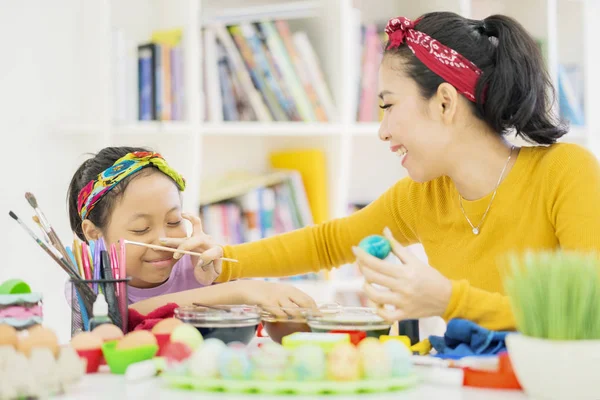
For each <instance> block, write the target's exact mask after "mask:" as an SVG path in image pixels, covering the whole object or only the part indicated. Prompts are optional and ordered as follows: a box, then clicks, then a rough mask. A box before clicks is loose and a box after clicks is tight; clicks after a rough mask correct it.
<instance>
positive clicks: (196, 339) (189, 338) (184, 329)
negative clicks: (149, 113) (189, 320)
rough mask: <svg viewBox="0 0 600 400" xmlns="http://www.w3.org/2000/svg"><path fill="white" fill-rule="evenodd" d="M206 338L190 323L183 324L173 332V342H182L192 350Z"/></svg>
mask: <svg viewBox="0 0 600 400" xmlns="http://www.w3.org/2000/svg"><path fill="white" fill-rule="evenodd" d="M203 341H204V338H203V337H202V334H201V333H200V331H198V329H196V327H194V326H193V325H190V324H181V325H178V326H176V327H175V329H173V332H171V342H182V343H185V344H186V345H188V346H189V347H190V348H191V349H192V350H196V349H197V348H198V346H200V345H201V344H202V342H203Z"/></svg>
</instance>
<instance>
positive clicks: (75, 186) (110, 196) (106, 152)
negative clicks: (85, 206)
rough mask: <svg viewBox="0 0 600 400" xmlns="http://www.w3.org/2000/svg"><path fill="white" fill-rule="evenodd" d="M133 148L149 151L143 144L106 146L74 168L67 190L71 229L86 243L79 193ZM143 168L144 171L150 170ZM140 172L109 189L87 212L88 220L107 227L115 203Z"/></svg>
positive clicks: (101, 227) (100, 226) (132, 150)
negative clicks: (79, 207)
mask: <svg viewBox="0 0 600 400" xmlns="http://www.w3.org/2000/svg"><path fill="white" fill-rule="evenodd" d="M134 151H150V150H148V149H145V148H141V147H106V148H104V149H102V150H100V152H99V153H98V154H95V155H93V157H92V158H90V159H88V160H86V161H84V162H83V164H81V166H80V167H79V168H78V169H77V171H75V174H74V175H73V178H72V179H71V183H70V184H69V189H68V191H67V204H68V208H69V221H70V223H71V229H72V230H73V232H75V233H76V234H77V236H78V237H79V238H80V239H81V240H83V241H86V242H87V239H86V238H85V235H84V234H83V230H82V228H81V223H82V220H81V217H80V216H79V212H78V210H77V196H79V192H80V191H81V189H83V187H84V186H85V185H87V184H88V183H89V182H90V181H91V180H93V179H96V177H97V176H98V174H100V173H101V172H102V171H104V170H105V169H107V168H109V167H111V166H112V165H113V164H114V163H115V161H117V160H118V159H119V158H121V157H124V156H125V155H127V154H128V153H131V152H134ZM148 170H149V168H148V169H143V170H141V171H140V172H142V171H148ZM140 172H138V173H135V174H133V175H131V176H128V177H127V178H125V179H123V180H122V181H121V182H119V183H118V184H117V185H116V186H115V187H114V188H113V189H112V190H111V191H110V192H108V193H107V194H106V195H105V196H104V197H103V198H102V200H100V201H99V202H98V203H96V206H95V207H94V208H93V209H92V211H90V212H89V213H88V215H87V216H86V219H89V220H90V221H91V222H93V223H94V225H96V226H97V227H98V228H99V229H104V228H105V226H106V223H107V221H108V217H109V215H110V212H111V210H112V207H113V205H114V204H115V202H116V201H117V200H118V199H119V197H121V196H122V195H123V192H124V191H125V188H127V185H128V184H129V182H130V181H131V179H132V178H134V177H136V176H139V174H140Z"/></svg>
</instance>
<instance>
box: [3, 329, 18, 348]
mask: <svg viewBox="0 0 600 400" xmlns="http://www.w3.org/2000/svg"><path fill="white" fill-rule="evenodd" d="M17 342H18V337H17V330H16V329H15V328H13V327H12V326H10V325H7V324H0V346H11V347H15V348H16V347H17Z"/></svg>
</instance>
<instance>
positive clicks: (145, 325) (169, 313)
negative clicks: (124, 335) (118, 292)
mask: <svg viewBox="0 0 600 400" xmlns="http://www.w3.org/2000/svg"><path fill="white" fill-rule="evenodd" d="M177 307H179V306H178V305H177V304H175V303H167V304H165V305H164V306H162V307H159V308H157V309H156V310H154V311H152V312H150V313H149V314H148V315H142V314H140V313H139V312H138V311H136V310H132V309H131V308H130V309H129V326H128V328H129V332H131V331H139V330H151V329H152V328H153V327H154V325H156V324H157V323H159V322H160V321H162V320H163V319H165V318H171V317H173V316H174V315H175V309H176V308H177Z"/></svg>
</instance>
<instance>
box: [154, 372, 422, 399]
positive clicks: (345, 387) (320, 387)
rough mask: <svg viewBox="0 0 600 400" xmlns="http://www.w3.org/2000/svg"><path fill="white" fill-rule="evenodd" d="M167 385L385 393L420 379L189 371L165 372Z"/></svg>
mask: <svg viewBox="0 0 600 400" xmlns="http://www.w3.org/2000/svg"><path fill="white" fill-rule="evenodd" d="M163 380H164V381H165V382H166V384H167V386H169V387H172V388H177V389H184V390H192V391H201V392H227V393H244V394H290V395H327V394H332V395H338V394H356V393H384V392H395V391H400V390H406V389H409V388H411V387H413V386H415V385H416V384H417V382H418V378H417V375H415V374H411V375H408V376H405V377H399V378H389V379H364V380H357V381H349V382H337V381H266V380H263V381H261V380H226V379H207V378H197V377H193V376H189V375H176V374H168V373H167V374H165V375H163Z"/></svg>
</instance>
